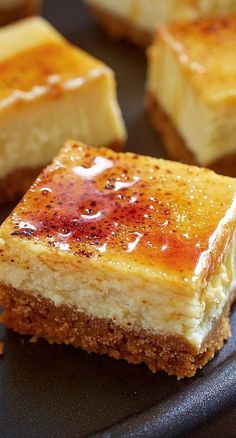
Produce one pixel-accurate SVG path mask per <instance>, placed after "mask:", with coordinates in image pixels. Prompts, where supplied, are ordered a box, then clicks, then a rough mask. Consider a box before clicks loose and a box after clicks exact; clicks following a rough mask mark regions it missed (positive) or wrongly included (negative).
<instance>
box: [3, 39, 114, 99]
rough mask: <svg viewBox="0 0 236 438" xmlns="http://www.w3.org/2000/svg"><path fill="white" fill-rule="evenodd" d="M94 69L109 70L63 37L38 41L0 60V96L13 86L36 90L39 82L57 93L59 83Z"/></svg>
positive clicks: (39, 84)
mask: <svg viewBox="0 0 236 438" xmlns="http://www.w3.org/2000/svg"><path fill="white" fill-rule="evenodd" d="M29 66H30V68H29ZM96 69H98V72H99V71H100V70H101V73H102V72H106V73H108V72H110V70H109V68H108V67H106V66H104V65H103V64H102V63H101V62H99V61H97V60H96V59H94V58H93V57H91V56H89V55H87V54H86V53H85V52H83V51H82V50H80V49H78V48H74V47H73V46H72V45H70V44H69V43H67V42H65V41H64V40H62V41H59V42H53V43H46V44H41V45H39V46H37V47H34V48H32V49H30V50H27V51H25V52H21V53H18V54H16V55H14V56H12V57H11V58H9V59H6V60H3V61H1V62H0V85H1V91H0V99H6V98H7V97H9V96H10V95H11V94H12V93H13V92H14V91H16V90H17V91H18V90H20V91H24V92H29V91H31V90H34V91H35V92H36V91H37V90H35V87H40V86H50V91H51V92H52V93H54V94H55V95H57V94H59V95H60V93H61V91H62V90H61V88H60V86H59V85H60V83H63V82H65V81H67V80H70V79H76V78H83V77H86V75H88V74H90V75H91V74H92V73H91V71H92V72H93V71H94V70H96Z"/></svg>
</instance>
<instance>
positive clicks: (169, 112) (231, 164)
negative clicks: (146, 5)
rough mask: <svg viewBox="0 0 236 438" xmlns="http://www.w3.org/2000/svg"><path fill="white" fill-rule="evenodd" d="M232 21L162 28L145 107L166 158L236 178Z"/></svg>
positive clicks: (152, 54) (235, 19) (235, 37)
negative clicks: (162, 144)
mask: <svg viewBox="0 0 236 438" xmlns="http://www.w3.org/2000/svg"><path fill="white" fill-rule="evenodd" d="M235 45H236V15H235V14H232V15H227V16H224V17H218V18H217V17H212V18H204V19H203V18H202V19H201V20H198V21H195V22H194V23H191V24H190V23H187V22H186V23H181V24H170V25H168V26H164V27H162V28H160V29H159V30H158V31H157V33H156V37H155V41H154V42H153V45H152V46H151V48H150V50H149V56H148V79H147V88H146V89H147V96H146V105H147V108H148V111H149V113H150V117H151V120H152V122H153V125H154V127H155V128H156V130H157V131H158V132H159V133H160V135H161V137H162V139H163V143H164V146H165V147H166V149H167V151H168V153H169V156H170V157H171V158H173V159H174V160H180V161H183V162H186V163H190V164H193V163H195V164H198V165H201V166H205V167H209V168H212V169H214V170H215V171H217V172H219V173H222V174H225V175H229V176H236V139H235V134H236V63H235Z"/></svg>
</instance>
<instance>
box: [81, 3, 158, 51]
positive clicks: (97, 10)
mask: <svg viewBox="0 0 236 438" xmlns="http://www.w3.org/2000/svg"><path fill="white" fill-rule="evenodd" d="M89 7H90V9H91V11H92V12H93V14H94V15H95V16H96V18H97V19H98V20H99V21H100V23H101V24H102V26H103V28H104V29H105V31H106V32H107V33H108V35H109V36H110V37H111V38H113V39H115V40H120V39H128V40H130V41H132V42H133V43H134V44H136V45H138V46H141V47H147V46H149V44H151V42H152V33H151V32H148V31H147V30H144V29H141V28H140V27H138V26H135V24H133V23H132V22H130V21H129V20H128V19H127V20H126V19H125V18H122V17H119V16H118V15H115V14H113V13H111V12H108V11H107V10H105V9H104V8H102V7H99V6H97V5H91V4H90V5H89Z"/></svg>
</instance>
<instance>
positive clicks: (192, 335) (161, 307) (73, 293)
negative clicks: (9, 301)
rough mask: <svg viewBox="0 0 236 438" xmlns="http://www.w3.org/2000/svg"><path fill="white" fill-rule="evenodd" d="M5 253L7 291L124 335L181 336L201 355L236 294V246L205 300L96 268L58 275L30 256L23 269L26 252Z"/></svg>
mask: <svg viewBox="0 0 236 438" xmlns="http://www.w3.org/2000/svg"><path fill="white" fill-rule="evenodd" d="M20 246H21V245H20ZM234 246H235V244H234ZM3 249H4V253H5V257H6V255H7V258H8V261H6V262H1V263H0V278H1V281H2V283H3V284H7V285H8V287H10V288H13V289H14V290H23V291H27V292H28V293H30V294H31V295H32V296H34V297H35V298H36V299H37V298H39V299H40V298H45V299H47V300H50V301H51V302H52V303H53V304H54V305H55V306H66V305H68V306H71V307H73V308H75V309H79V311H81V312H83V313H85V314H86V315H89V316H90V317H94V318H102V319H109V320H113V321H115V323H116V324H118V325H119V327H122V328H124V329H128V330H135V331H139V330H144V331H146V332H147V333H150V334H158V335H163V334H165V333H167V334H169V335H177V336H180V337H182V338H184V339H185V340H186V344H188V345H191V346H192V348H193V349H194V348H195V350H196V351H198V349H200V348H201V347H202V345H203V343H204V340H205V338H206V336H207V335H208V333H209V332H210V330H211V329H212V327H213V326H214V324H215V321H217V320H218V318H220V316H221V314H222V312H223V309H224V307H225V306H226V304H227V302H228V301H229V300H230V298H231V296H232V294H233V293H234V291H235V290H236V277H235V271H236V266H235V260H236V251H235V248H233V242H232V243H231V245H230V246H229V249H228V251H227V253H226V255H225V258H224V260H223V261H222V263H221V264H220V265H219V267H218V269H217V270H216V272H215V273H214V275H213V276H212V278H211V280H210V281H209V282H208V284H207V286H206V289H205V291H204V296H203V297H202V299H201V300H199V296H198V295H197V294H195V295H193V296H182V297H181V299H179V291H169V290H168V289H167V290H165V293H163V290H161V288H158V286H157V284H156V283H153V282H152V281H149V282H148V281H147V279H142V278H136V281H135V283H134V279H133V278H132V279H131V280H130V279H129V276H128V275H127V274H126V275H125V273H123V275H122V276H121V275H120V274H119V272H117V271H116V270H114V271H110V272H109V274H107V273H106V271H104V270H103V269H101V268H100V269H96V268H95V267H92V266H91V272H90V273H89V274H88V268H87V269H86V270H85V267H84V266H81V268H80V267H76V268H74V269H70V268H69V267H68V266H65V265H64V266H63V265H61V266H60V265H58V267H57V270H56V272H55V270H54V269H53V267H52V266H48V263H47V262H46V263H45V261H42V257H40V255H39V254H37V255H35V254H31V258H30V260H28V259H26V260H25V258H24V260H22V264H21V265H20V264H19V263H17V259H18V258H19V259H20V260H21V259H22V256H21V253H23V251H24V250H27V246H26V247H25V248H24V247H23V248H22V249H21V250H19V249H18V252H17V251H16V250H15V249H14V248H9V249H7V248H6V247H3ZM65 271H66V273H65ZM88 276H89V278H88ZM42 277H43V279H42ZM147 291H148V293H147ZM157 314H158V318H157Z"/></svg>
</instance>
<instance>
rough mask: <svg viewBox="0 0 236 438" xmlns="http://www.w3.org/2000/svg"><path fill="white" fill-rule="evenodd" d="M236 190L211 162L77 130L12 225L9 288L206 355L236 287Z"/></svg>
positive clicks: (4, 284) (1, 245)
mask: <svg viewBox="0 0 236 438" xmlns="http://www.w3.org/2000/svg"><path fill="white" fill-rule="evenodd" d="M235 193H236V180H235V179H232V178H227V177H222V176H219V175H217V174H215V173H214V172H212V171H210V170H207V169H200V168H197V167H194V166H186V165H183V164H180V163H174V162H169V161H164V160H161V159H154V158H150V157H145V156H139V155H136V154H133V153H126V154H121V153H120V154H119V153H115V152H114V151H112V150H109V149H105V148H100V149H96V148H91V147H88V146H85V145H83V144H81V143H78V142H73V141H70V142H68V143H67V144H66V145H65V147H64V148H63V149H62V150H61V152H60V153H59V155H58V156H57V157H56V158H55V159H54V161H53V163H52V165H51V166H49V167H48V168H46V169H45V171H44V172H42V174H41V175H40V177H39V178H38V179H37V180H36V182H35V183H34V184H33V186H32V187H31V189H30V190H29V192H28V193H27V194H26V196H25V197H24V198H23V200H22V201H21V202H20V203H19V205H18V207H17V208H16V209H15V210H14V211H13V212H12V214H11V215H10V216H9V218H8V219H7V220H6V221H5V222H4V224H3V225H2V226H1V230H0V238H1V241H0V283H1V288H2V289H3V290H4V291H5V290H8V291H11V290H12V291H19V294H20V293H26V294H28V296H31V297H32V300H33V301H34V300H41V299H42V300H46V302H50V303H51V304H52V305H53V306H55V308H60V307H64V306H69V307H71V308H72V309H75V310H76V311H78V312H81V313H83V314H85V315H87V317H88V318H90V319H91V318H97V319H98V320H109V321H112V322H113V323H114V324H116V325H117V326H118V327H119V328H120V329H122V330H127V331H132V332H135V333H136V332H137V333H139V332H140V331H144V332H145V334H146V335H147V336H149V335H153V336H158V337H160V336H161V337H165V336H177V337H178V338H181V339H184V342H185V345H188V348H189V349H190V350H191V351H192V354H195V355H199V354H200V353H202V352H203V350H204V345H206V340H207V339H208V337H209V333H211V332H212V331H213V330H214V327H215V326H216V325H217V322H218V321H219V320H220V318H221V317H222V315H223V312H224V309H225V308H226V307H227V305H228V306H229V303H231V301H232V297H233V296H234V290H235V221H236V198H235ZM221 194H222V196H221ZM16 293H17V292H16ZM3 296H4V297H5V296H6V295H5V292H4V295H3ZM4 302H5V298H4ZM19 317H20V316H19ZM32 334H33V333H32ZM214 345H216V344H215V343H214ZM217 345H218V344H217ZM204 351H205V350H204ZM214 351H216V350H214Z"/></svg>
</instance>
